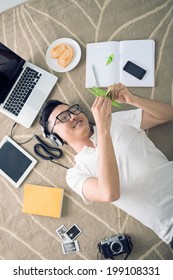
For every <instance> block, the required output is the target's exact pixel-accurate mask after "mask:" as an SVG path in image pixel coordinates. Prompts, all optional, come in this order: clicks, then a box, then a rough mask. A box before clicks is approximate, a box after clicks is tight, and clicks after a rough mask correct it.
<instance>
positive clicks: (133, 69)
mask: <svg viewBox="0 0 173 280" xmlns="http://www.w3.org/2000/svg"><path fill="white" fill-rule="evenodd" d="M123 70H124V71H126V72H127V73H129V74H131V75H132V76H134V77H136V78H137V79H139V80H142V78H143V77H144V75H145V74H146V72H147V71H146V70H145V69H143V68H141V67H140V66H138V65H136V64H135V63H133V62H131V61H127V63H126V64H125V66H124V67H123Z"/></svg>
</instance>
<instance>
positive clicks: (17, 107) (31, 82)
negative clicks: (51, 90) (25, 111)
mask: <svg viewBox="0 0 173 280" xmlns="http://www.w3.org/2000/svg"><path fill="white" fill-rule="evenodd" d="M41 75H42V74H41V73H39V72H37V71H35V70H33V69H31V68H29V67H26V69H25V70H24V72H23V74H22V76H21V77H20V79H19V80H18V82H17V84H16V86H15V87H14V89H13V91H12V92H11V94H10V97H9V98H8V100H7V102H6V103H5V105H4V108H5V109H6V110H7V111H9V112H11V113H12V114H14V115H16V116H18V115H19V113H20V111H21V109H22V107H23V106H24V104H25V103H26V100H27V99H28V97H29V96H30V94H31V92H32V91H33V89H34V87H35V86H36V84H37V82H38V80H39V79H40V77H41Z"/></svg>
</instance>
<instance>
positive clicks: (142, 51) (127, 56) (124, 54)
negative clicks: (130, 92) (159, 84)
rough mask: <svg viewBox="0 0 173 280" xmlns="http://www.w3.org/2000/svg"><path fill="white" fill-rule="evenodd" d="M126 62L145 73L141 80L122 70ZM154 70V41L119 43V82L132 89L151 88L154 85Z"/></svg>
mask: <svg viewBox="0 0 173 280" xmlns="http://www.w3.org/2000/svg"><path fill="white" fill-rule="evenodd" d="M128 60H130V61H131V62H133V63H135V64H137V65H138V66H140V67H142V68H144V69H145V70H146V71H147V73H146V74H145V76H144V77H143V78H142V80H139V79H137V78H136V77H134V76H132V75H130V74H128V73H127V72H125V71H124V70H123V67H124V65H125V64H126V62H127V61H128ZM154 68H155V42H154V40H129V41H121V42H120V81H121V82H122V83H123V84H125V85H126V86H132V87H133V86H134V87H153V86H154V84H155V76H154Z"/></svg>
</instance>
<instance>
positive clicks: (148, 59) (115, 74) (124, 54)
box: [85, 40, 155, 88]
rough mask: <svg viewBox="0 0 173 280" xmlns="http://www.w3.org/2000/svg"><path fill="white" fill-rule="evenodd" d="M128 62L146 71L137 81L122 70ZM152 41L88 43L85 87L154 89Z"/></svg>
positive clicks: (153, 48)
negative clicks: (115, 86)
mask: <svg viewBox="0 0 173 280" xmlns="http://www.w3.org/2000/svg"><path fill="white" fill-rule="evenodd" d="M128 61H131V62H133V63H134V64H136V65H138V66H139V67H141V68H143V69H144V70H145V71H146V74H145V75H144V77H143V78H142V79H141V80H140V79H138V78H136V77H134V76H132V75H131V74H129V73H127V72H126V71H124V70H123V68H124V66H125V65H126V63H127V62H128ZM154 70H155V42H154V40H128V41H120V42H118V41H108V42H99V43H89V44H87V47H86V84H85V87H86V88H91V87H93V86H96V87H107V86H110V85H112V84H116V83H119V82H121V83H122V84H124V85H126V86H130V87H154V85H155V75H154Z"/></svg>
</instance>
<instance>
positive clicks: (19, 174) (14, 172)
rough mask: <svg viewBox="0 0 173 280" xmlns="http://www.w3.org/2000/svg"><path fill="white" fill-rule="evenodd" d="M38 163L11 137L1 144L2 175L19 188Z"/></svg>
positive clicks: (0, 166)
mask: <svg viewBox="0 0 173 280" xmlns="http://www.w3.org/2000/svg"><path fill="white" fill-rule="evenodd" d="M36 163H37V161H36V159H34V158H33V157H32V156H31V155H30V154H29V153H27V152H26V151H25V150H24V149H23V148H22V147H20V146H19V145H18V144H17V143H16V142H15V141H14V140H12V139H11V138H10V137H9V136H5V137H4V138H3V140H2V141H1V143H0V174H1V175H2V176H4V178H6V179H7V180H8V181H9V182H10V183H11V184H12V185H13V186H14V187H16V188H18V187H19V186H20V185H21V183H22V182H23V181H24V179H25V178H26V177H27V176H28V174H29V173H30V172H31V170H32V169H33V167H34V166H35V165H36Z"/></svg>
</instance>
